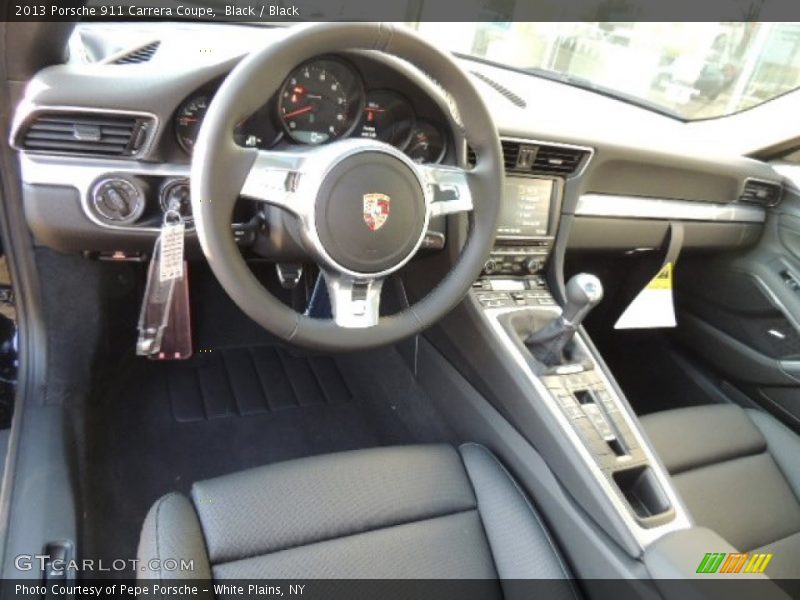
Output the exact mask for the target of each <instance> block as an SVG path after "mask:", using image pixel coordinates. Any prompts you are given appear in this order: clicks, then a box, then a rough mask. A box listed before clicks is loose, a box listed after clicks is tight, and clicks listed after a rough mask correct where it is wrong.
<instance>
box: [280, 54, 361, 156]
mask: <svg viewBox="0 0 800 600" xmlns="http://www.w3.org/2000/svg"><path fill="white" fill-rule="evenodd" d="M363 103H364V92H363V85H362V82H361V78H360V77H359V76H358V74H357V73H356V72H355V70H354V69H353V67H351V66H350V65H349V64H348V63H345V62H344V61H342V60H339V59H332V58H327V59H315V60H312V61H310V62H307V63H305V64H303V65H300V66H299V67H298V68H297V69H295V70H294V71H293V72H292V73H291V74H290V75H289V77H288V78H287V79H286V81H285V82H284V83H283V86H282V87H281V90H280V93H279V96H278V116H279V118H280V120H281V123H282V124H283V127H284V129H285V130H286V133H287V134H288V135H289V137H290V138H292V139H293V140H294V141H295V142H299V143H301V144H324V143H325V142H329V141H331V140H335V139H337V138H340V137H342V136H345V135H347V134H349V133H350V132H351V131H352V130H353V128H354V127H355V125H356V119H357V118H358V116H359V115H360V114H361V109H362V106H363Z"/></svg>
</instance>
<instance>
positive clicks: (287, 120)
mask: <svg viewBox="0 0 800 600" xmlns="http://www.w3.org/2000/svg"><path fill="white" fill-rule="evenodd" d="M213 95H214V90H213V89H210V90H205V91H198V92H196V93H195V94H193V95H192V96H190V97H189V98H187V99H186V100H185V101H184V102H183V103H182V104H181V106H180V107H179V108H178V110H177V112H176V114H175V117H174V126H175V136H176V140H177V142H178V144H179V145H180V147H181V148H182V149H183V150H184V151H186V152H187V153H189V154H191V152H192V149H193V147H194V143H195V140H196V139H197V134H198V132H199V130H200V125H201V123H202V121H203V117H204V116H205V113H206V110H207V109H208V105H209V104H210V103H211V99H212V98H213ZM446 131H447V130H446V128H445V127H443V126H442V125H441V124H440V123H438V122H436V121H434V120H431V119H425V118H421V117H419V116H418V114H417V111H416V110H415V107H414V105H413V104H412V102H411V101H410V100H409V99H408V98H406V97H405V96H404V95H403V94H402V93H400V92H399V91H396V90H393V89H367V88H366V86H365V83H364V79H363V78H362V76H361V74H360V73H359V71H358V70H357V69H356V68H355V66H353V65H352V64H351V63H350V62H348V61H346V60H344V59H342V58H338V57H322V58H315V59H312V60H310V61H307V62H305V63H303V64H301V65H300V66H298V67H297V68H295V69H294V70H293V71H292V72H291V73H290V74H289V76H288V77H287V78H286V79H285V81H284V82H283V84H282V85H281V87H280V90H279V91H278V93H277V95H276V96H275V97H274V98H272V99H270V101H269V102H267V103H266V104H265V105H264V106H263V107H262V108H261V109H259V110H258V111H256V113H254V114H253V115H251V116H250V117H248V118H247V119H245V120H244V121H242V122H241V123H239V124H237V126H236V128H235V130H234V132H233V135H234V139H235V141H236V143H237V144H239V145H242V146H246V147H256V148H261V149H267V148H273V147H275V146H276V145H277V144H278V143H281V142H283V143H287V144H304V145H318V144H325V143H329V142H332V141H335V140H338V139H341V138H345V137H364V138H370V139H376V140H380V141H382V142H386V143H387V144H391V145H393V146H395V147H396V148H399V149H400V150H403V151H404V152H405V153H406V154H407V155H408V156H409V157H410V158H411V159H412V160H414V161H417V162H420V163H438V162H440V161H441V160H442V159H443V158H444V156H445V154H446V153H447V145H448V142H447V140H448V136H447V133H446Z"/></svg>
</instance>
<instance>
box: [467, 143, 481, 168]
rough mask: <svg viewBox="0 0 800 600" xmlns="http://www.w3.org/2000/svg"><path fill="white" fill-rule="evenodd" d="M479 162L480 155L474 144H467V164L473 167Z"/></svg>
mask: <svg viewBox="0 0 800 600" xmlns="http://www.w3.org/2000/svg"><path fill="white" fill-rule="evenodd" d="M476 164H478V155H477V154H475V149H474V148H473V147H472V146H467V166H468V167H470V168H472V167H474V166H475V165H476Z"/></svg>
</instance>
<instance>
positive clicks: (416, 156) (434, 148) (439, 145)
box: [406, 119, 447, 163]
mask: <svg viewBox="0 0 800 600" xmlns="http://www.w3.org/2000/svg"><path fill="white" fill-rule="evenodd" d="M445 150H447V142H446V141H445V137H444V134H443V133H442V131H441V129H439V128H438V127H437V126H436V125H434V124H433V123H431V122H430V121H423V120H421V119H420V120H418V121H417V125H416V127H415V128H414V132H413V133H412V134H411V141H410V142H409V144H408V147H407V148H406V154H408V156H409V157H410V158H411V160H413V161H414V162H418V163H438V162H441V160H442V159H443V158H444V153H445Z"/></svg>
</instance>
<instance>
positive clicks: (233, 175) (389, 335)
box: [191, 23, 504, 350]
mask: <svg viewBox="0 0 800 600" xmlns="http://www.w3.org/2000/svg"><path fill="white" fill-rule="evenodd" d="M347 50H378V51H381V52H384V53H387V54H390V55H393V56H395V57H397V58H401V59H405V60H406V61H408V62H410V63H412V64H414V65H416V66H417V67H419V68H420V69H421V70H422V71H423V72H425V73H427V74H428V75H429V76H431V77H432V78H433V79H434V80H436V81H437V82H438V83H439V84H440V85H441V86H442V87H443V88H444V89H445V90H447V92H448V93H449V95H450V98H452V99H454V100H453V102H454V103H455V105H456V108H457V114H458V115H460V119H459V120H460V122H461V123H463V124H465V125H464V126H463V133H464V136H465V138H466V139H467V141H468V142H469V144H470V145H471V146H472V148H473V149H474V150H475V153H476V155H477V157H478V161H477V164H476V165H475V167H474V168H473V169H471V170H469V171H465V172H464V174H465V176H466V181H467V183H468V186H469V192H470V194H471V197H472V206H471V212H470V213H469V215H470V228H469V234H468V238H467V241H466V243H465V245H464V247H463V248H462V250H461V253H460V255H459V258H458V259H457V260H456V262H455V264H454V265H453V267H452V269H451V270H450V272H449V273H448V274H447V275H446V276H445V277H444V278H443V279H442V280H441V281H440V282H439V284H438V285H437V286H436V287H435V288H434V289H433V290H432V291H431V292H430V293H429V294H428V295H426V296H425V297H424V298H422V299H421V300H419V301H418V302H416V303H415V304H413V305H412V306H410V307H408V308H406V309H405V310H403V311H401V312H399V313H397V314H395V315H391V316H385V317H380V319H379V320H378V321H377V323H376V324H375V325H374V326H371V327H365V328H346V327H341V326H339V325H337V324H336V323H335V322H334V321H333V320H330V319H316V318H312V317H309V316H306V315H302V314H299V313H297V312H296V311H294V310H293V309H291V308H290V307H288V306H286V305H285V304H283V303H282V302H281V301H280V300H278V299H277V298H276V297H274V296H273V295H272V294H271V293H269V292H268V291H267V290H266V289H265V288H264V287H263V286H262V285H261V284H260V282H259V281H258V280H257V279H256V277H255V276H254V275H253V274H252V272H251V271H250V269H249V268H248V266H247V264H246V262H245V260H244V258H243V256H242V254H241V252H240V250H239V248H238V246H237V245H236V243H235V240H234V238H233V235H232V232H231V220H232V214H233V207H234V203H235V202H236V199H237V198H238V197H239V195H240V193H241V191H242V186H243V185H244V182H245V181H246V180H247V179H248V176H249V175H250V173H251V170H253V168H254V163H255V162H256V160H257V157H258V151H256V150H254V149H252V148H242V147H240V146H237V145H236V144H235V142H234V140H233V135H232V132H233V130H234V127H235V125H236V123H238V122H240V121H241V120H242V119H243V118H245V117H248V116H249V115H251V114H252V113H253V112H255V111H256V110H257V109H258V108H260V107H261V106H263V103H264V102H265V99H266V98H269V97H270V96H271V95H272V94H274V93H275V92H276V91H277V90H278V89H279V88H280V86H281V84H282V83H283V81H284V79H285V77H286V75H287V74H288V73H289V72H290V71H291V70H292V69H293V68H294V67H296V66H297V65H298V64H300V63H302V62H303V61H305V60H307V59H309V58H312V57H315V56H319V55H324V54H330V53H335V52H340V51H347ZM337 143H340V142H332V143H330V144H327V146H335V145H336V144H337ZM503 176H504V170H503V160H502V151H501V147H500V141H499V136H498V134H497V130H496V127H495V125H494V121H493V120H492V117H491V115H490V113H489V111H488V109H487V107H486V105H485V104H484V102H483V100H482V98H481V97H480V95H479V93H478V92H477V90H476V89H475V88H474V86H473V84H472V82H471V81H470V79H469V77H468V75H467V74H466V73H465V72H464V71H463V70H462V69H461V67H460V66H459V65H458V64H457V63H456V62H455V61H454V59H453V58H452V57H451V56H450V55H449V54H446V53H444V52H442V51H441V50H439V49H437V48H436V47H435V46H432V45H431V44H430V43H428V42H427V41H425V40H424V39H422V38H421V37H419V36H418V35H417V34H415V33H413V32H411V31H410V30H407V29H405V28H399V27H396V26H394V25H392V24H388V23H319V24H314V25H309V26H299V27H297V28H293V29H292V30H291V31H290V32H289V33H288V34H287V35H286V37H285V38H282V39H280V40H278V41H276V42H274V43H271V44H270V45H268V46H266V47H265V48H263V49H261V50H257V51H254V52H253V53H251V54H250V55H249V56H247V57H245V58H244V59H243V60H242V61H241V62H240V63H239V64H238V65H237V66H236V67H235V68H234V69H233V70H232V71H231V73H230V74H229V75H228V77H227V78H226V79H225V81H224V82H223V83H222V85H221V87H220V88H219V90H218V91H217V93H216V94H215V96H214V99H213V100H212V102H211V103H210V105H209V108H208V112H207V114H206V116H205V118H204V120H203V124H202V126H201V128H200V133H199V136H198V139H197V143H196V144H195V149H194V153H193V158H192V166H191V188H192V189H191V192H192V193H191V197H192V209H193V214H194V218H195V228H196V231H197V236H198V238H199V241H200V245H201V247H202V250H203V253H204V254H205V256H206V258H207V260H208V263H209V265H210V267H211V269H212V271H213V273H214V275H215V276H216V277H217V279H218V280H219V282H220V284H221V285H222V287H223V288H224V289H225V291H226V292H227V293H228V295H229V296H230V297H231V298H232V300H233V301H234V302H235V303H236V304H237V305H238V306H239V307H240V308H241V309H242V310H243V311H244V312H245V313H246V314H247V315H248V316H249V317H250V318H251V319H253V320H254V321H255V322H257V323H258V324H260V325H261V326H262V327H264V328H265V329H267V330H268V331H270V332H271V333H273V334H274V335H276V336H277V337H279V338H282V339H284V340H286V341H287V342H291V343H293V344H297V345H300V346H305V347H310V348H314V349H320V350H356V349H364V348H370V347H374V346H380V345H385V344H390V343H394V342H396V341H399V340H401V339H403V338H405V337H408V336H410V335H413V334H415V333H417V332H419V331H421V330H423V329H425V328H427V327H428V326H430V325H431V324H433V323H434V322H436V321H437V320H439V319H440V318H441V317H442V316H444V315H445V314H446V313H447V312H449V311H450V310H451V309H452V308H453V307H455V306H456V305H457V304H458V303H459V302H460V301H461V300H462V299H463V297H464V296H465V294H466V293H467V292H468V291H469V289H470V287H471V285H472V282H473V281H474V280H475V279H476V278H477V277H478V275H479V274H480V272H481V269H482V266H483V263H484V261H485V258H486V256H487V255H488V253H489V250H490V249H491V247H492V244H493V242H494V237H495V230H496V226H497V219H498V214H499V207H500V198H501V197H502V188H503ZM409 258H410V256H409Z"/></svg>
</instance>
